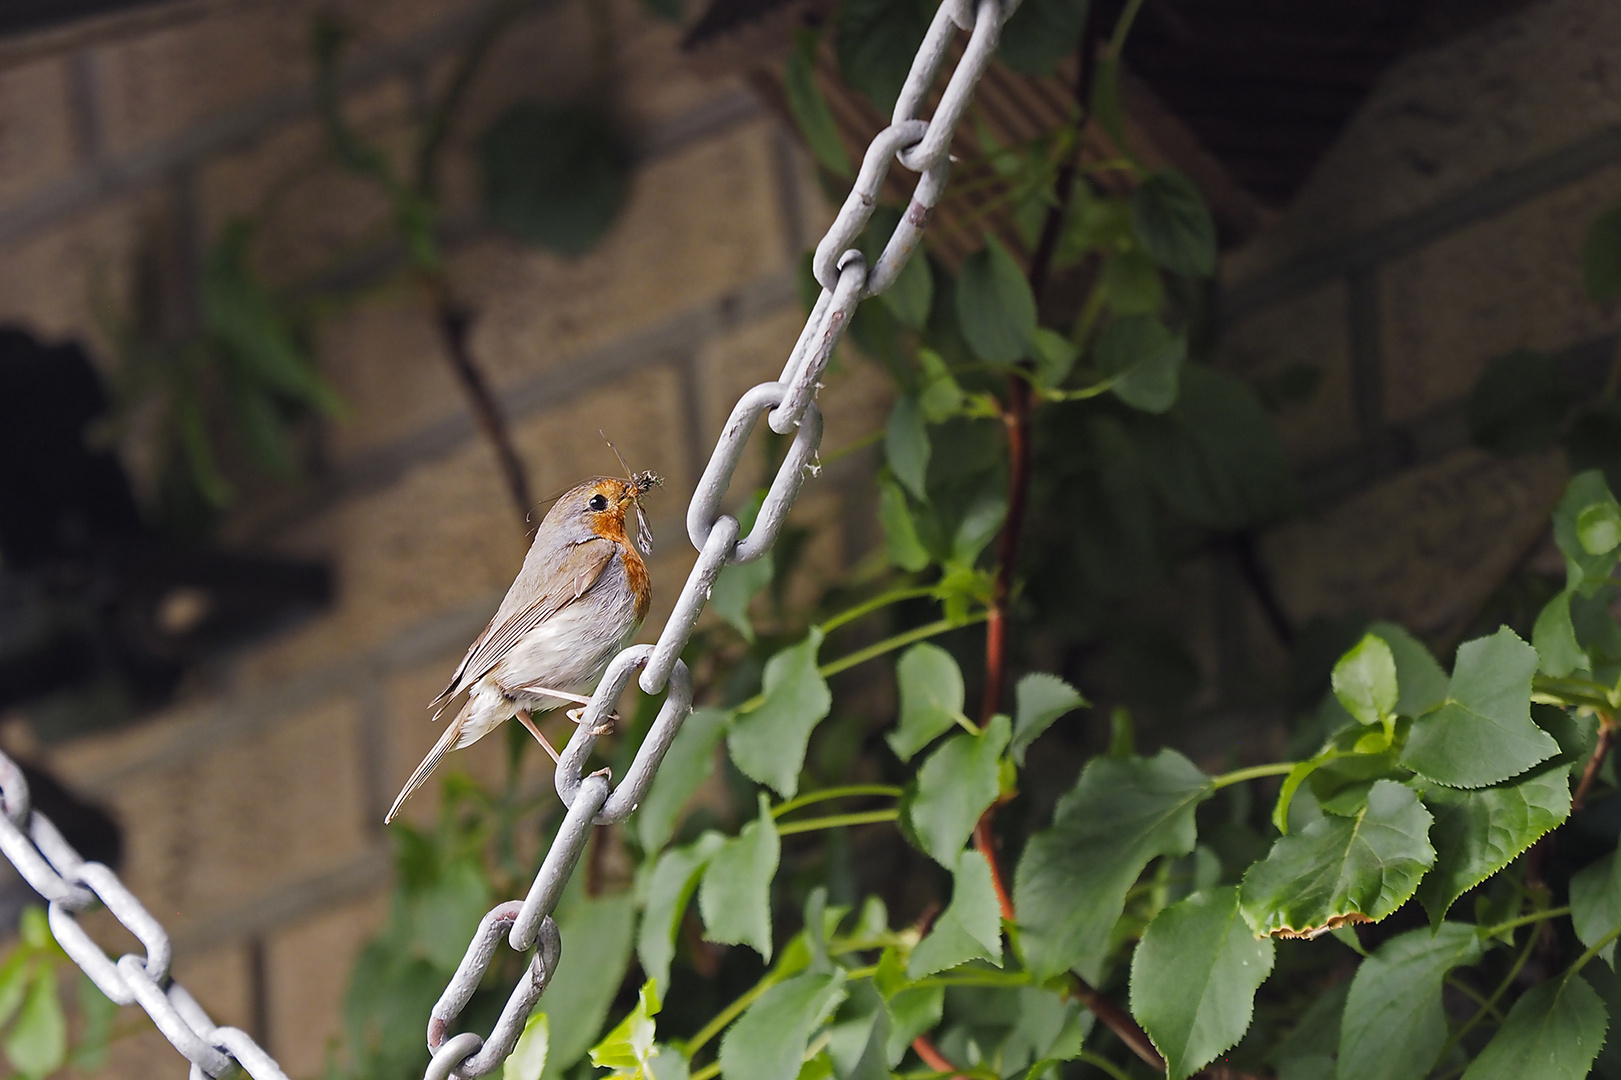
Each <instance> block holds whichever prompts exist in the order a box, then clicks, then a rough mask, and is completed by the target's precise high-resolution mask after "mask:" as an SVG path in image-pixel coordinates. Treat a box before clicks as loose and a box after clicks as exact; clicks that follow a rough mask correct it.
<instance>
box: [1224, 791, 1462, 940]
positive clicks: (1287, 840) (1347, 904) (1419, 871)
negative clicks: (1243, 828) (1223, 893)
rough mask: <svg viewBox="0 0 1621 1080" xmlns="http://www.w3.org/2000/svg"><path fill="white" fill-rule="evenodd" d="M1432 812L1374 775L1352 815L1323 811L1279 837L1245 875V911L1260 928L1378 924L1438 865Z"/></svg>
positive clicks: (1281, 931)
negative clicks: (1365, 797) (1431, 834)
mask: <svg viewBox="0 0 1621 1080" xmlns="http://www.w3.org/2000/svg"><path fill="white" fill-rule="evenodd" d="M1431 820H1432V819H1431V817H1430V813H1429V811H1427V810H1425V809H1424V806H1423V805H1422V804H1421V803H1420V802H1419V801H1418V796H1417V795H1415V794H1413V792H1412V791H1411V790H1410V789H1408V788H1406V787H1403V786H1402V785H1401V784H1398V783H1396V782H1395V781H1393V780H1379V781H1377V782H1375V783H1374V785H1373V786H1372V787H1371V788H1370V789H1369V790H1368V801H1367V804H1366V805H1365V806H1363V807H1362V809H1361V810H1360V811H1359V812H1358V813H1357V814H1356V815H1355V816H1354V817H1340V816H1338V815H1334V814H1325V815H1323V816H1322V817H1321V818H1319V819H1317V820H1316V821H1314V822H1312V823H1311V824H1309V825H1307V826H1306V827H1305V828H1303V829H1301V830H1300V831H1299V832H1295V833H1291V834H1290V835H1288V836H1284V837H1281V838H1279V839H1278V841H1277V842H1276V843H1274V844H1273V845H1272V850H1271V851H1270V852H1269V853H1268V854H1267V857H1266V858H1265V859H1264V860H1262V861H1261V862H1258V863H1256V864H1254V865H1253V866H1251V867H1250V868H1249V871H1248V872H1247V873H1246V874H1245V875H1244V883H1243V890H1242V894H1241V895H1242V898H1243V907H1244V916H1245V918H1247V919H1249V921H1250V925H1251V926H1253V927H1254V928H1255V930H1256V932H1257V933H1262V934H1271V935H1272V936H1274V937H1315V936H1317V935H1318V934H1321V933H1325V932H1327V931H1328V930H1332V929H1334V928H1335V927H1338V926H1345V925H1348V924H1350V923H1355V922H1378V921H1379V920H1380V919H1383V918H1384V917H1385V916H1387V915H1389V914H1390V913H1391V912H1393V911H1395V910H1396V909H1397V908H1399V907H1401V905H1402V904H1404V903H1406V902H1407V900H1408V898H1409V897H1411V896H1412V895H1413V892H1414V890H1416V889H1417V888H1418V882H1419V879H1420V878H1421V877H1423V875H1424V872H1425V871H1426V870H1428V869H1429V868H1430V867H1431V866H1432V865H1434V863H1435V849H1434V848H1432V847H1431V846H1430V842H1429V839H1428V836H1429V830H1430V822H1431Z"/></svg>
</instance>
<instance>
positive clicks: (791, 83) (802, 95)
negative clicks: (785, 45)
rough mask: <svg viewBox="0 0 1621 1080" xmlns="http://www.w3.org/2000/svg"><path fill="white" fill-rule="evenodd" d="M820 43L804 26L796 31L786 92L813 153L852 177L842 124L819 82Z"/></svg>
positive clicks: (786, 67)
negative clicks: (817, 76) (817, 49)
mask: <svg viewBox="0 0 1621 1080" xmlns="http://www.w3.org/2000/svg"><path fill="white" fill-rule="evenodd" d="M816 46H817V36H816V34H814V33H812V32H811V31H809V30H804V29H801V30H798V31H796V32H795V34H794V48H793V50H792V51H791V52H790V53H789V54H788V62H787V64H786V65H784V68H783V74H782V88H783V92H784V94H785V96H786V97H787V98H788V111H789V112H790V113H792V114H793V117H794V122H795V123H796V124H798V125H799V133H800V135H802V136H803V137H804V139H805V145H806V146H808V147H810V151H811V154H812V155H813V156H814V157H815V158H816V160H817V161H818V162H820V163H821V165H822V167H823V168H824V169H826V170H827V171H828V172H830V173H832V174H833V175H834V176H838V177H849V176H850V175H851V174H852V173H853V172H854V170H853V169H851V168H850V158H849V155H847V154H846V153H845V152H844V141H843V140H842V139H840V138H839V126H838V124H837V123H836V122H835V121H834V119H833V113H832V112H831V111H830V110H829V109H828V107H827V99H826V98H824V97H823V96H822V90H821V87H819V86H817V85H816Z"/></svg>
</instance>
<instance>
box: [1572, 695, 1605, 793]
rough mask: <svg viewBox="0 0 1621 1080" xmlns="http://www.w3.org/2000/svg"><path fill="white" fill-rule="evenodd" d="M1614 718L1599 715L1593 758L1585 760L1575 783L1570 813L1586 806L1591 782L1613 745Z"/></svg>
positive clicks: (1596, 775) (1596, 776)
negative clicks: (1585, 763)
mask: <svg viewBox="0 0 1621 1080" xmlns="http://www.w3.org/2000/svg"><path fill="white" fill-rule="evenodd" d="M1615 728H1616V724H1615V718H1614V717H1613V716H1610V715H1609V714H1608V713H1601V714H1600V715H1599V725H1598V744H1597V745H1596V746H1594V747H1593V756H1592V757H1590V758H1588V759H1587V766H1586V768H1584V769H1582V778H1581V780H1579V781H1577V783H1576V793H1575V794H1574V795H1572V796H1571V797H1570V809H1571V812H1572V813H1575V812H1576V811H1577V810H1580V809H1581V808H1582V807H1583V806H1585V805H1586V804H1587V793H1588V791H1589V790H1590V789H1591V788H1592V787H1593V781H1594V780H1596V779H1598V771H1599V768H1600V766H1602V765H1603V764H1604V758H1605V756H1606V755H1607V754H1609V752H1610V747H1611V746H1613V745H1614V744H1615Z"/></svg>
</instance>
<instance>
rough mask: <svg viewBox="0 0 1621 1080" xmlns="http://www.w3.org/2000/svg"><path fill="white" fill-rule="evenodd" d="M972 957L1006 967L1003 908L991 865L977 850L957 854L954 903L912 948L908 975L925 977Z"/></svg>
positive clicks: (964, 962) (919, 977)
mask: <svg viewBox="0 0 1621 1080" xmlns="http://www.w3.org/2000/svg"><path fill="white" fill-rule="evenodd" d="M970 960H989V961H990V962H991V963H993V964H995V965H996V966H997V967H1001V966H1002V910H1001V907H1000V906H999V905H998V904H997V901H996V889H995V887H994V886H993V885H992V884H991V867H990V864H989V863H987V862H986V861H985V856H983V855H981V854H980V853H979V852H977V851H964V852H963V853H961V854H960V855H958V856H957V868H956V871H955V872H954V873H953V875H952V884H951V903H950V904H949V905H947V907H946V909H945V910H944V911H942V912H941V913H940V917H939V918H937V919H936V920H935V921H934V926H933V927H932V928H931V929H930V930H929V935H928V936H927V937H925V938H924V939H923V940H922V941H920V942H918V944H917V947H916V948H915V949H913V950H912V958H911V960H910V961H908V962H907V965H906V974H907V977H908V978H912V979H921V978H923V977H924V976H926V975H933V974H934V973H935V972H937V971H944V970H946V969H947V968H953V967H956V966H957V965H958V964H966V963H967V962H968V961H970Z"/></svg>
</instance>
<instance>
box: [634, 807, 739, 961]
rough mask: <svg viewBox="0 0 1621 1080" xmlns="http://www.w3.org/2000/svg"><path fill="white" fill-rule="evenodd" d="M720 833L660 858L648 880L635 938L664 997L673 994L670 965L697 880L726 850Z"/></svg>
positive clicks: (637, 947) (643, 959)
mask: <svg viewBox="0 0 1621 1080" xmlns="http://www.w3.org/2000/svg"><path fill="white" fill-rule="evenodd" d="M726 845H727V839H726V837H724V836H722V835H721V834H720V833H718V832H706V833H704V834H703V835H702V836H700V837H699V838H698V839H697V840H695V841H693V842H692V843H690V844H687V845H686V846H685V847H678V848H671V849H670V850H669V851H666V852H665V853H664V854H662V855H660V856H659V861H658V862H657V863H656V864H655V865H654V867H653V872H652V874H650V875H649V876H648V879H647V896H646V899H645V901H644V903H643V911H642V923H641V927H640V929H639V930H638V931H637V935H636V955H637V956H638V957H639V958H640V959H641V962H642V970H643V971H645V972H647V977H648V979H650V980H651V981H652V985H653V986H654V988H655V989H657V990H658V991H659V992H661V993H669V990H670V961H671V960H673V959H674V958H675V941H676V935H677V934H678V933H679V932H680V930H681V919H682V916H684V915H685V914H686V911H687V904H688V902H689V901H691V899H692V894H693V891H694V890H695V889H697V887H698V877H699V875H700V874H702V873H703V871H704V868H705V867H706V866H708V865H709V860H710V859H712V858H714V856H715V853H716V852H717V851H720V850H721V849H722V848H724V847H726Z"/></svg>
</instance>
